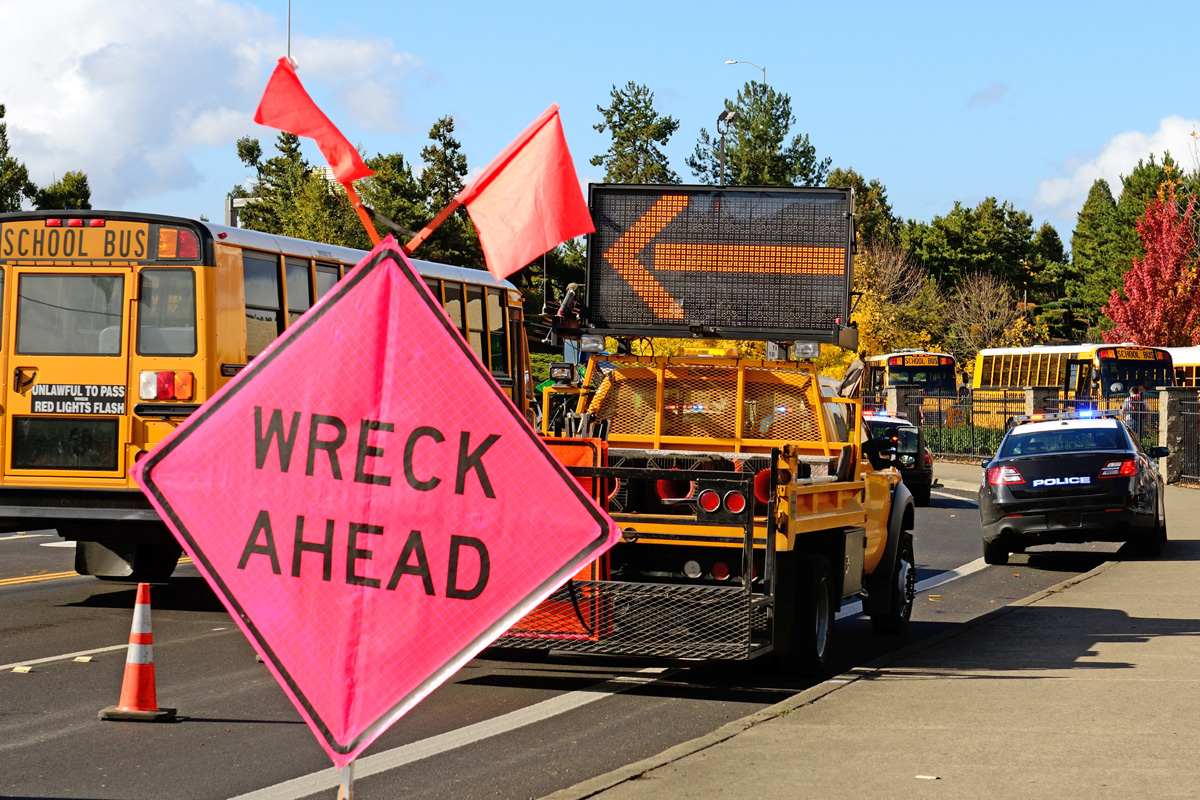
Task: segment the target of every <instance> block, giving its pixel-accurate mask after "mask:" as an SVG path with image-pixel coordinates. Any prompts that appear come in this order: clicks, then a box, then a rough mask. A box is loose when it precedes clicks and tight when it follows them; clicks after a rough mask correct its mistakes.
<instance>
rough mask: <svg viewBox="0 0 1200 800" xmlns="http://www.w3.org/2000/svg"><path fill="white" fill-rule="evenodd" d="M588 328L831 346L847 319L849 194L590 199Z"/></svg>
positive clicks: (656, 192) (706, 193)
mask: <svg viewBox="0 0 1200 800" xmlns="http://www.w3.org/2000/svg"><path fill="white" fill-rule="evenodd" d="M588 205H589V207H590V209H591V212H592V222H593V224H594V225H595V227H596V232H595V233H593V234H592V235H591V236H590V237H589V238H588V278H587V299H586V305H587V311H586V314H587V318H586V320H585V324H586V325H587V327H589V328H591V329H592V330H595V331H597V332H603V333H607V334H609V335H613V336H689V335H704V336H716V337H718V338H737V339H753V338H759V339H776V340H783V339H807V340H810V341H826V342H832V343H835V344H836V343H838V332H839V330H840V329H841V328H842V327H843V326H845V325H847V324H848V321H849V319H850V291H851V288H852V286H853V271H852V265H853V260H852V259H853V255H852V246H851V245H852V243H853V238H854V229H853V218H852V211H853V208H854V196H853V191H852V190H850V189H788V188H753V189H750V188H740V187H739V188H722V189H717V188H714V187H711V186H630V185H613V184H609V185H596V184H593V185H592V186H590V187H589V200H588Z"/></svg>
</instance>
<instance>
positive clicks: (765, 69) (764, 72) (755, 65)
mask: <svg viewBox="0 0 1200 800" xmlns="http://www.w3.org/2000/svg"><path fill="white" fill-rule="evenodd" d="M725 63H726V64H748V65H749V66H751V67H754V68H755V69H761V70H762V74H763V86H766V85H767V68H766V67H760V66H759V65H758V64H755V63H754V62H753V61H726V62H725Z"/></svg>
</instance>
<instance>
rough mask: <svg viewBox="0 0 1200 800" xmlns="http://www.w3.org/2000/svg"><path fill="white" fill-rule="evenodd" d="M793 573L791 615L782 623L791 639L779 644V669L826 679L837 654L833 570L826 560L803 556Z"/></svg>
mask: <svg viewBox="0 0 1200 800" xmlns="http://www.w3.org/2000/svg"><path fill="white" fill-rule="evenodd" d="M790 572H791V575H790V576H789V577H790V578H792V579H793V581H794V582H793V585H792V586H791V587H790V592H789V593H788V594H790V596H791V602H792V607H791V609H790V612H791V613H790V614H789V613H787V612H786V611H785V612H784V614H783V617H782V619H781V620H780V621H781V622H783V623H784V624H786V625H787V627H788V630H787V634H788V635H787V636H786V639H784V640H783V641H780V642H779V644H780V645H781V646H780V647H779V649H778V650H777V651H776V654H775V661H776V666H777V667H778V671H779V672H780V673H782V674H784V675H790V676H795V677H801V678H823V677H825V675H826V674H828V672H829V667H830V655H831V654H832V652H833V647H832V644H833V623H834V613H835V612H834V600H833V596H834V584H833V569H832V568H831V567H830V566H829V559H828V558H826V557H825V556H819V555H806V554H801V555H797V556H795V563H794V569H792V570H790Z"/></svg>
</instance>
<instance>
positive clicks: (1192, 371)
mask: <svg viewBox="0 0 1200 800" xmlns="http://www.w3.org/2000/svg"><path fill="white" fill-rule="evenodd" d="M1167 352H1168V353H1170V354H1171V362H1172V363H1173V364H1174V365H1175V385H1176V386H1195V387H1200V347H1168V348H1167Z"/></svg>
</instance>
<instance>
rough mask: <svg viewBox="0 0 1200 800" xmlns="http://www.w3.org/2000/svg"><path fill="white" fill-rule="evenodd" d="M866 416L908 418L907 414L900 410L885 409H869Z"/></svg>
mask: <svg viewBox="0 0 1200 800" xmlns="http://www.w3.org/2000/svg"><path fill="white" fill-rule="evenodd" d="M867 416H868V417H894V418H895V419H908V414H906V413H904V412H901V411H887V410H886V409H880V410H879V411H871V412H869V413H868V414H867Z"/></svg>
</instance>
